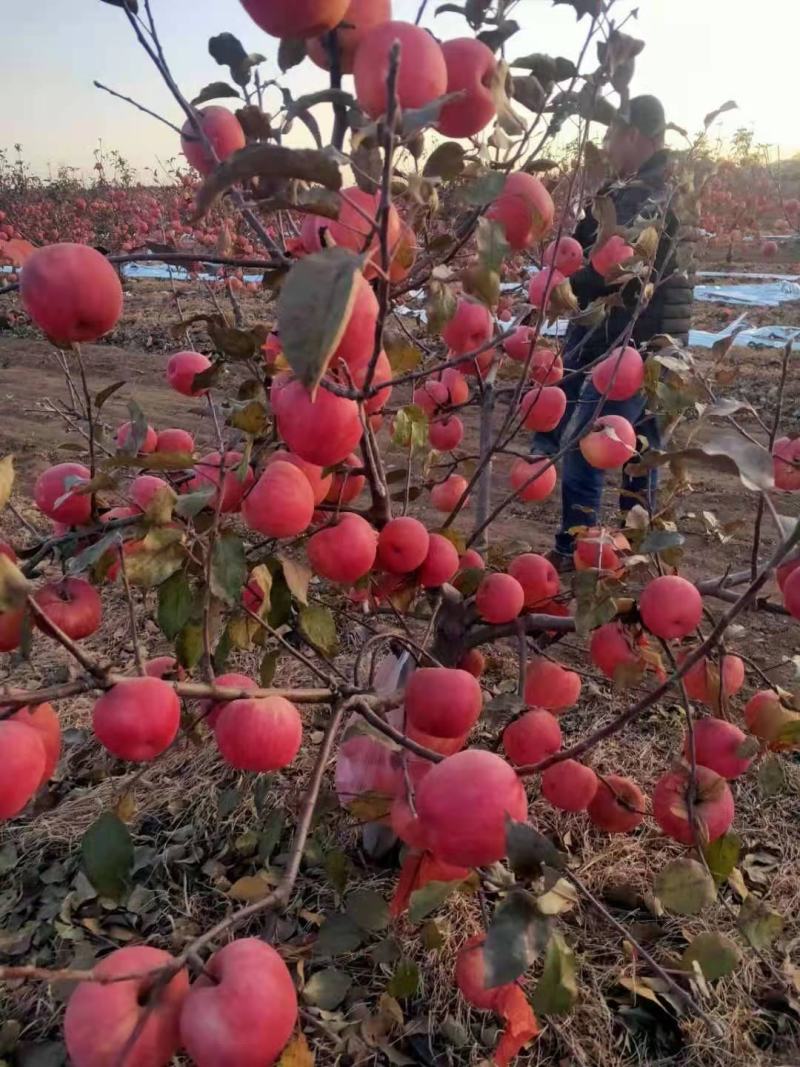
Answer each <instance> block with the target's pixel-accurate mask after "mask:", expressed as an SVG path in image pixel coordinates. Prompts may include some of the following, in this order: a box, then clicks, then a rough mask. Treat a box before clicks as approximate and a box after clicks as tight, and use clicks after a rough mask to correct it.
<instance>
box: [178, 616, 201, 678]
mask: <svg viewBox="0 0 800 1067" xmlns="http://www.w3.org/2000/svg"><path fill="white" fill-rule="evenodd" d="M175 655H176V656H177V657H178V663H180V665H181V666H182V667H185V668H186V670H187V671H190V670H192V669H193V668H194V667H196V666H197V664H198V663H199V662H200V657H201V656H202V655H203V627H202V625H201V624H200V623H199V622H187V623H186V625H185V626H184V627H183V628H182V630H181V631H180V633H179V634H178V636H177V638H176V639H175Z"/></svg>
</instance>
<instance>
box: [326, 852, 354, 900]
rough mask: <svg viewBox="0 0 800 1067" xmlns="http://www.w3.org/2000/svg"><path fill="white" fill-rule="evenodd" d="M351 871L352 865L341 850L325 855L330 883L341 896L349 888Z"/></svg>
mask: <svg viewBox="0 0 800 1067" xmlns="http://www.w3.org/2000/svg"><path fill="white" fill-rule="evenodd" d="M351 869H352V864H351V863H350V860H349V859H348V858H347V855H346V854H345V853H344V852H342V850H341V849H338V848H335V849H332V850H331V851H330V852H326V853H325V873H326V874H327V876H328V881H329V882H330V883H331V885H332V886H333V888H334V889H335V890H336V892H337V893H338V894H339V896H341V895H342V894H343V893H344V891H345V889H346V887H347V880H348V878H349V877H350V871H351Z"/></svg>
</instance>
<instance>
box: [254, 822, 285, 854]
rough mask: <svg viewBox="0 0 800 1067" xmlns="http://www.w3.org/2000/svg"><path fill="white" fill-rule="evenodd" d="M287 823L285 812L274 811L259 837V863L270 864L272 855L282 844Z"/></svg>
mask: <svg viewBox="0 0 800 1067" xmlns="http://www.w3.org/2000/svg"><path fill="white" fill-rule="evenodd" d="M284 825H285V822H284V817H283V812H281V811H273V812H272V813H271V814H270V816H269V818H268V819H267V820H266V822H265V823H264V829H263V830H262V831H261V833H260V834H259V835H258V862H259V863H269V861H270V858H271V856H272V853H273V852H274V851H275V849H276V848H277V847H278V845H279V844H280V840H281V835H282V834H283V828H284Z"/></svg>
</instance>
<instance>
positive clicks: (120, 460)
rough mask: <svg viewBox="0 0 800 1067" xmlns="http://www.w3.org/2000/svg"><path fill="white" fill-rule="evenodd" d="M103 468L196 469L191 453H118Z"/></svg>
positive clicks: (105, 460)
mask: <svg viewBox="0 0 800 1067" xmlns="http://www.w3.org/2000/svg"><path fill="white" fill-rule="evenodd" d="M101 466H102V467H103V468H104V469H106V470H117V469H118V468H122V469H126V468H131V467H135V468H136V470H140V471H183V470H190V469H191V468H192V467H194V457H193V456H192V455H191V454H190V453H189V452H150V453H149V454H148V455H146V456H136V455H128V454H123V453H118V454H117V455H116V456H108V457H107V458H106V459H104V460H103V461H102V463H101Z"/></svg>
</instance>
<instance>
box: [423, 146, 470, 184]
mask: <svg viewBox="0 0 800 1067" xmlns="http://www.w3.org/2000/svg"><path fill="white" fill-rule="evenodd" d="M465 155H466V149H465V148H464V146H463V145H461V144H459V143H458V141H445V142H444V144H440V145H438V146H437V147H436V148H435V149H434V150H433V152H431V154H430V155H429V156H428V158H427V160H426V161H425V166H424V168H423V170H422V176H423V177H424V178H444V180H445V181H452V180H453V178H457V177H458V176H459V174H461V172H462V170H463V169H464V156H465Z"/></svg>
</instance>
